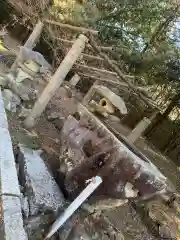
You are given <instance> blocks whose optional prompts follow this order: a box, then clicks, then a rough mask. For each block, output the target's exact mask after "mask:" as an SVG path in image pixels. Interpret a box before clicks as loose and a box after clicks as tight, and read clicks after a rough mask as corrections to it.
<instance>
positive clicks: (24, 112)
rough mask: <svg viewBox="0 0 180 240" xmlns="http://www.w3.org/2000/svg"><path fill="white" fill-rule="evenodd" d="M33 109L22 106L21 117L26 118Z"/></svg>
mask: <svg viewBox="0 0 180 240" xmlns="http://www.w3.org/2000/svg"><path fill="white" fill-rule="evenodd" d="M31 111H32V109H28V108H25V107H23V106H22V108H21V112H20V113H19V117H20V118H26V117H27V116H28V115H29V114H30V112H31Z"/></svg>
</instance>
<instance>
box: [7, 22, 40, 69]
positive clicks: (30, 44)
mask: <svg viewBox="0 0 180 240" xmlns="http://www.w3.org/2000/svg"><path fill="white" fill-rule="evenodd" d="M43 27H44V24H43V23H42V22H41V21H39V22H38V23H37V24H36V26H35V28H34V30H33V32H32V33H31V35H30V36H29V38H28V39H27V41H26V42H25V44H24V47H27V48H29V49H33V48H34V47H35V46H36V44H37V41H38V40H39V37H40V35H41V32H42V30H43ZM21 61H23V59H22V56H21V52H20V53H19V55H18V56H17V58H16V60H15V62H14V63H13V65H12V67H11V71H12V72H13V71H15V70H16V68H17V64H18V62H21Z"/></svg>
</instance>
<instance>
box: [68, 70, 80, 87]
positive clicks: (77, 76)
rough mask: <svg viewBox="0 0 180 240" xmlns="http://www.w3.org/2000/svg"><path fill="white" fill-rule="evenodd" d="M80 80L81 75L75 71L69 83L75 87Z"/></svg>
mask: <svg viewBox="0 0 180 240" xmlns="http://www.w3.org/2000/svg"><path fill="white" fill-rule="evenodd" d="M79 80H80V76H79V75H78V74H77V73H75V74H74V76H73V77H72V78H71V80H70V81H69V84H70V85H71V86H72V87H74V86H76V85H77V83H78V82H79Z"/></svg>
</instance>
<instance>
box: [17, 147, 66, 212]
mask: <svg viewBox="0 0 180 240" xmlns="http://www.w3.org/2000/svg"><path fill="white" fill-rule="evenodd" d="M20 150H21V152H22V153H23V155H24V164H25V175H26V185H27V194H28V199H29V204H30V215H34V214H36V213H38V212H39V211H44V212H45V211H46V210H51V211H54V212H56V211H57V210H58V209H59V208H61V207H62V205H63V203H64V196H63V194H62V193H61V191H60V189H59V187H58V185H57V183H56V182H55V180H54V178H53V177H52V176H51V174H50V172H49V170H48V169H47V167H46V165H45V163H44V161H43V159H42V158H41V157H40V156H39V154H38V152H37V151H34V150H32V149H29V148H26V147H24V146H22V145H21V146H20Z"/></svg>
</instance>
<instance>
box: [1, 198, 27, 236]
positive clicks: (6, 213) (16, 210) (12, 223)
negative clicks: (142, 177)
mask: <svg viewBox="0 0 180 240" xmlns="http://www.w3.org/2000/svg"><path fill="white" fill-rule="evenodd" d="M1 204H2V205H1V209H2V215H3V217H2V223H3V224H2V225H3V226H2V228H1V230H4V239H6V240H14V239H18V240H27V235H26V233H25V230H24V228H23V219H22V214H21V204H20V199H19V198H18V197H13V196H2V197H1Z"/></svg>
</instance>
